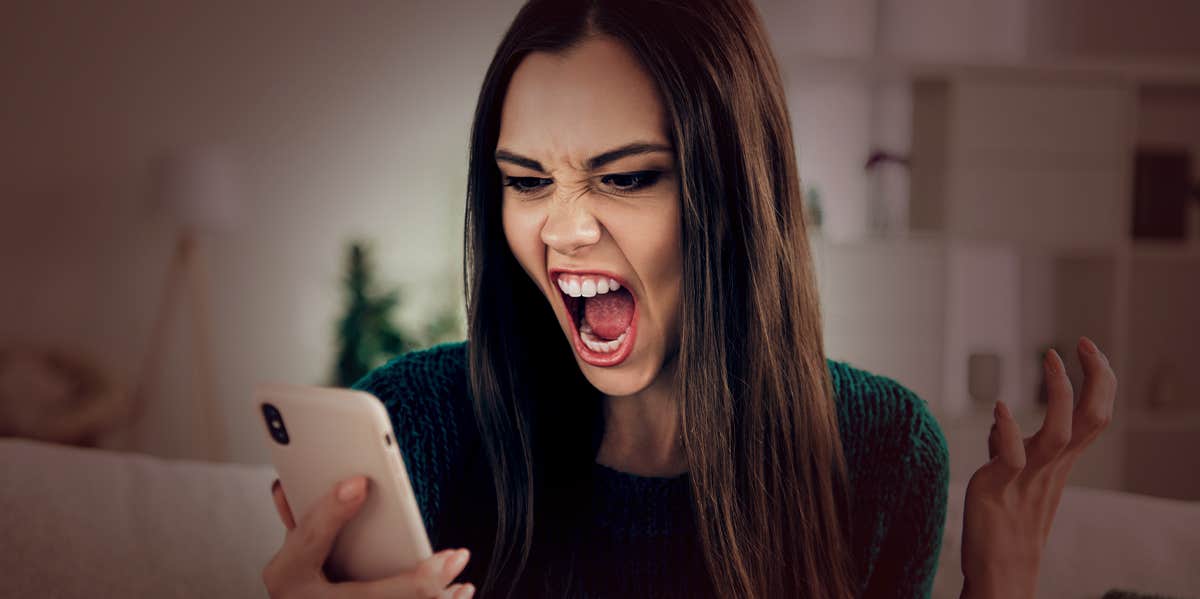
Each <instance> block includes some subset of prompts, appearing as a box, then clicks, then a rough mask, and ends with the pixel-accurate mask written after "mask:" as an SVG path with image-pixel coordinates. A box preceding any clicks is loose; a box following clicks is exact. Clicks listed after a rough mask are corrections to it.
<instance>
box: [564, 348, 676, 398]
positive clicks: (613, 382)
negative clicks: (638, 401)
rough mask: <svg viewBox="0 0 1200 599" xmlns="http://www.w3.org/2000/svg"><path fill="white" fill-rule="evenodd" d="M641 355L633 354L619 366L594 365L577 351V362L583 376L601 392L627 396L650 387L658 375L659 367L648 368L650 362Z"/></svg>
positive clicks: (613, 395) (612, 395) (609, 394)
mask: <svg viewBox="0 0 1200 599" xmlns="http://www.w3.org/2000/svg"><path fill="white" fill-rule="evenodd" d="M640 357H641V356H638V355H631V356H629V358H627V359H626V360H625V361H623V362H622V363H621V364H620V365H619V366H615V367H604V366H593V365H592V364H589V363H588V362H587V361H586V360H584V359H582V358H580V356H579V353H578V352H576V353H575V362H576V363H577V364H579V370H580V371H582V372H583V376H584V377H585V378H587V380H588V382H589V383H591V384H592V386H593V387H595V388H596V389H597V390H599V391H600V392H601V393H603V394H605V395H607V396H610V397H625V396H628V395H634V394H636V393H638V392H639V391H642V390H643V389H645V388H646V387H649V386H650V384H651V383H653V382H654V379H655V377H656V376H658V370H659V369H658V368H648V367H647V366H646V364H648V362H650V361H649V360H645V359H638V358H640Z"/></svg>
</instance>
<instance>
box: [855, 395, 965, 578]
mask: <svg viewBox="0 0 1200 599" xmlns="http://www.w3.org/2000/svg"><path fill="white" fill-rule="evenodd" d="M881 378H883V379H884V380H885V381H887V382H889V383H890V385H891V386H892V388H891V392H892V393H893V394H894V396H895V398H896V399H897V400H898V401H899V402H900V405H899V408H900V409H899V413H900V414H902V415H903V417H902V418H900V420H899V421H900V422H901V423H903V425H904V426H905V428H906V429H907V435H904V436H903V437H901V438H904V439H906V442H905V446H904V447H903V448H901V449H900V451H899V462H900V463H899V464H898V466H899V467H898V468H895V469H894V470H893V471H894V472H896V473H897V477H896V478H895V479H893V481H892V484H894V485H897V486H898V488H899V489H901V493H899V501H898V503H897V505H896V506H895V509H892V510H890V511H889V514H888V516H887V518H886V531H885V533H884V536H883V539H882V543H881V545H880V552H879V556H878V560H877V561H876V568H875V570H874V572H873V573H872V576H871V579H870V581H869V582H868V584H867V589H866V592H865V593H864V595H863V596H864V597H880V598H882V597H888V598H910V597H911V598H916V597H920V598H927V597H929V596H930V593H931V591H932V588H933V579H934V575H935V574H936V571H937V564H938V555H939V553H940V551H941V545H942V534H943V532H944V528H945V521H946V502H947V496H948V494H949V484H950V454H949V451H948V449H947V447H946V439H945V437H944V436H943V435H942V431H941V428H940V427H938V424H937V421H936V420H935V419H934V418H933V415H932V414H930V413H929V410H928V409H927V407H926V404H925V402H924V400H922V399H921V398H920V397H918V396H917V395H916V394H915V393H913V392H912V391H910V390H909V389H907V388H905V387H904V386H902V385H900V384H899V383H895V382H894V381H891V380H890V379H886V378H885V377H881Z"/></svg>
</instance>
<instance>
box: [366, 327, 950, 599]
mask: <svg viewBox="0 0 1200 599" xmlns="http://www.w3.org/2000/svg"><path fill="white" fill-rule="evenodd" d="M827 365H828V367H829V370H830V374H831V376H832V382H833V388H834V394H835V395H836V398H837V413H838V426H839V429H840V433H841V439H842V445H843V450H844V452H845V456H846V466H847V470H848V474H849V482H850V488H851V497H850V500H851V506H852V510H851V520H852V523H853V524H852V528H853V530H852V539H851V547H852V550H853V557H854V565H855V568H856V575H857V577H856V580H857V582H858V586H859V588H858V591H859V593H858V595H859V596H860V597H864V598H875V597H880V598H882V597H888V598H907V597H928V596H929V594H930V591H931V589H932V586H933V577H934V572H935V569H936V567H937V560H938V552H939V551H940V549H941V541H942V532H943V527H944V524H945V519H946V501H947V494H948V492H949V464H950V460H949V453H948V451H947V449H946V440H945V438H944V437H943V436H942V432H941V429H940V428H939V427H938V425H937V422H936V421H935V420H934V418H933V416H932V415H931V414H930V413H929V411H928V409H927V407H926V404H925V402H924V401H923V400H922V399H921V398H919V397H918V396H917V395H916V394H914V393H913V392H912V391H910V390H909V389H907V388H905V387H904V386H903V385H901V384H900V383H898V382H896V381H894V380H892V379H890V378H887V377H884V376H880V375H875V374H872V373H869V372H867V371H864V370H861V369H857V368H854V367H852V366H850V365H849V364H846V363H844V362H839V361H835V360H827ZM354 388H355V389H361V390H365V391H369V392H371V393H373V394H374V395H375V396H376V397H378V398H379V399H380V400H381V401H382V402H383V403H384V405H385V406H386V407H387V410H388V413H389V414H390V415H391V418H392V426H393V427H394V428H395V437H396V441H397V443H398V445H399V448H400V451H401V453H402V455H403V458H404V463H405V466H406V467H407V469H408V475H409V479H410V480H411V481H412V485H413V490H414V492H415V493H416V496H417V501H418V504H419V505H420V508H421V515H422V517H423V519H424V521H425V526H426V530H427V531H428V532H429V536H430V541H431V542H432V543H433V545H434V547H435V548H439V549H440V548H442V547H441V546H440V545H439V544H438V530H437V523H438V522H439V518H440V517H441V516H442V515H443V514H442V510H443V509H445V506H446V498H445V497H444V496H443V489H447V488H449V487H450V486H451V485H453V484H454V483H455V482H456V476H458V475H459V474H460V473H461V472H462V469H463V462H464V460H465V459H466V456H464V447H466V446H467V445H468V444H470V443H474V442H477V440H478V432H477V430H476V426H475V421H474V416H473V413H472V408H471V398H470V392H469V386H468V383H467V358H466V344H465V342H458V343H447V344H442V345H439V346H436V347H433V348H430V349H427V350H423V351H417V352H411V353H408V354H405V355H403V356H400V357H398V358H396V359H394V360H392V361H390V362H388V363H387V364H385V365H383V366H380V367H379V368H376V369H375V370H373V371H372V372H370V373H368V374H367V375H366V376H365V377H363V379H362V380H360V381H358V382H357V383H355V384H354ZM593 469H594V477H595V480H596V481H597V489H598V491H597V493H598V494H599V499H600V501H597V502H596V505H598V506H601V507H600V509H598V510H597V512H596V513H595V514H594V515H593V517H592V519H591V526H590V530H588V531H586V532H585V538H587V539H588V545H589V546H590V547H589V550H588V552H587V554H586V555H587V556H588V562H589V564H590V565H591V566H593V567H592V568H591V570H590V571H591V572H592V573H593V575H592V576H588V575H587V573H586V572H585V573H584V574H583V577H582V578H581V579H580V582H579V583H578V584H579V586H581V587H582V588H581V590H580V591H579V596H586V597H613V596H625V597H703V596H711V588H709V586H708V585H707V584H706V581H703V580H699V579H700V578H702V577H696V576H681V575H680V573H681V572H702V571H703V570H704V567H703V564H702V562H701V561H700V560H702V558H701V557H700V556H701V553H700V552H699V549H698V544H697V539H696V535H697V533H696V530H695V528H694V523H693V522H692V521H691V517H690V513H691V512H690V509H691V508H690V501H691V499H690V497H691V496H690V486H689V485H690V482H689V480H688V478H687V477H688V475H687V474H686V473H685V474H683V475H680V476H676V477H669V478H659V477H641V476H637V475H634V474H629V473H625V472H620V471H617V470H614V469H612V468H608V467H606V466H603V465H600V464H594V465H593ZM475 582H476V583H478V582H480V581H475ZM572 596H574V595H572Z"/></svg>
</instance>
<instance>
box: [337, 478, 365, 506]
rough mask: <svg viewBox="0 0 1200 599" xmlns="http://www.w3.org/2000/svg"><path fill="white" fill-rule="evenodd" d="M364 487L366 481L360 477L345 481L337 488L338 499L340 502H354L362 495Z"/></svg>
mask: <svg viewBox="0 0 1200 599" xmlns="http://www.w3.org/2000/svg"><path fill="white" fill-rule="evenodd" d="M365 486H366V481H365V480H363V479H362V478H361V477H354V478H352V479H350V480H348V481H345V482H343V483H342V485H341V486H340V487H338V493H337V496H338V499H340V500H342V501H354V500H355V499H358V498H359V497H360V496H361V495H362V493H363V488H364V487H365Z"/></svg>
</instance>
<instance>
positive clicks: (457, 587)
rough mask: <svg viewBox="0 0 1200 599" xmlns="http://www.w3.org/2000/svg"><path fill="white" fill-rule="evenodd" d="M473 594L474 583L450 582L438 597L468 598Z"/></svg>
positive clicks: (449, 598) (440, 598)
mask: <svg viewBox="0 0 1200 599" xmlns="http://www.w3.org/2000/svg"><path fill="white" fill-rule="evenodd" d="M474 595H475V585H473V584H471V583H469V582H465V583H459V584H452V585H450V586H448V587H446V590H444V591H442V593H441V594H440V595H438V599H470V598H471V597H473V596H474Z"/></svg>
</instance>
